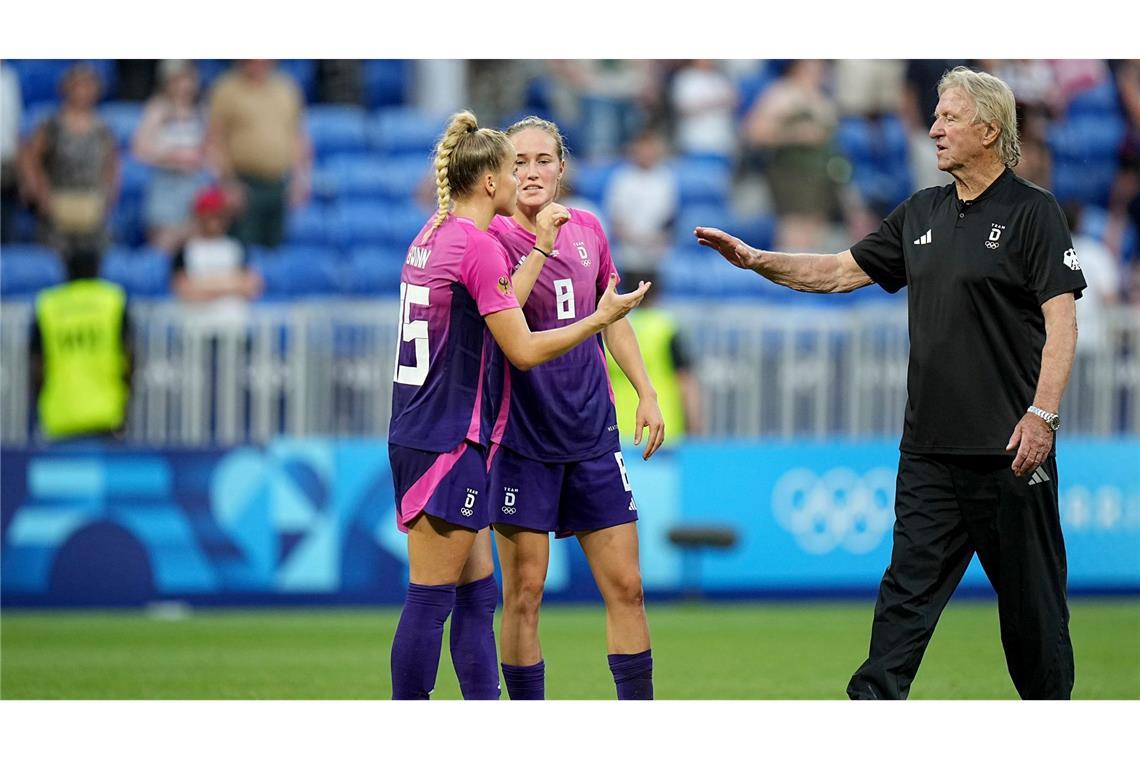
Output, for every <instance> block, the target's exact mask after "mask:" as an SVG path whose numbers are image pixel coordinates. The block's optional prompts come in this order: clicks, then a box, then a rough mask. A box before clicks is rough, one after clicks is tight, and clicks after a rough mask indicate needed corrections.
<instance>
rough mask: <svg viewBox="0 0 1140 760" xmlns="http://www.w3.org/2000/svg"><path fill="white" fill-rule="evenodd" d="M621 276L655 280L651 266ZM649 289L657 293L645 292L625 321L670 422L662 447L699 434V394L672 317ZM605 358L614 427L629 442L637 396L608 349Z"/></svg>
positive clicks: (628, 271)
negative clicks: (616, 425)
mask: <svg viewBox="0 0 1140 760" xmlns="http://www.w3.org/2000/svg"><path fill="white" fill-rule="evenodd" d="M624 277H625V279H626V280H627V281H629V282H660V278H659V277H658V276H657V272H656V271H653V270H646V271H637V270H632V269H627V270H626V271H625V274H624ZM650 293H656V295H654V296H652V297H650V295H649V293H646V295H645V298H644V299H642V301H641V306H640V307H638V308H637V309H635V310H634V311H633V312H631V313H630V315H629V316H628V317H627V319H628V320H629V323H630V325H631V326H632V327H633V331H634V333H636V334H637V343H638V345H639V346H640V348H641V355H642V357H643V358H644V359H645V369H646V372H647V373H648V375H649V379H650V381H652V383H653V387H654V389H656V391H657V405H658V407H660V409H661V416H662V418H664V419H665V420H667V421H668V423H669V435H668V437H667V438H666V439H665V442H664V443H663V444H662V446H665V447H672V446H676V445H677V444H678V443H680V442H681V441H682V440H684V438H685V436H686V435H700V434H701V432H702V430H703V429H704V420H703V418H702V414H701V392H700V385H699V384H698V382H697V375H696V372H694V371H693V364H692V360H691V358H690V356H689V352H688V350H686V348H685V342H684V341H683V340H682V339H681V336H680V334H679V333H678V330H677V321H676V320H675V319H674V318H673V315H672V314H671V313H669V311H668V310H666V309H663V308H661V307H660V306H659V305H658V304H657V299H658V298H659V297H660V294H661V291H660V289H658V288H653V289H651V290H650ZM606 361H607V363H608V368H609V375H610V384H611V386H612V387H613V392H614V407H615V409H616V410H617V423H618V430H619V431H620V432H621V435H622V442H623V443H625V444H627V445H628V444H630V443H632V442H633V434H634V431H635V430H636V425H635V424H634V419H635V416H636V413H637V405H638V402H639V399H638V395H637V392H636V391H635V390H634V388H633V386H632V385H631V384H630V382H629V380H628V378H626V376H625V373H624V372H622V371H621V368H620V367H618V365H617V362H615V361H614V358H613V356H611V355H610V354H609V353H608V352H607V354H606Z"/></svg>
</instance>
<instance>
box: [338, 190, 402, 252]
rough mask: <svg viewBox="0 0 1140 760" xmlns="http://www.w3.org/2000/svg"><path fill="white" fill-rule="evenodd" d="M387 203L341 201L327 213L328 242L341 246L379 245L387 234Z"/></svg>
mask: <svg viewBox="0 0 1140 760" xmlns="http://www.w3.org/2000/svg"><path fill="white" fill-rule="evenodd" d="M387 209H388V205H387V204H384V203H380V202H378V201H361V200H347V201H341V202H340V203H338V204H337V205H336V206H335V207H334V208H333V209H332V213H331V214H330V215H329V226H328V228H327V229H328V238H329V242H330V243H332V244H334V245H337V246H339V247H341V248H350V247H352V246H357V245H379V244H382V243H384V242H385V240H386V237H387V235H388V229H389V227H388V223H387V220H386V219H385V218H384V213H385V212H386V211H387Z"/></svg>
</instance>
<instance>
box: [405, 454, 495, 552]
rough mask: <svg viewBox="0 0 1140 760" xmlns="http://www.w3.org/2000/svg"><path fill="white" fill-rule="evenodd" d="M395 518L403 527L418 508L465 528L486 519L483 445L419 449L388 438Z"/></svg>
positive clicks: (475, 526) (476, 526) (479, 525)
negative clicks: (443, 451)
mask: <svg viewBox="0 0 1140 760" xmlns="http://www.w3.org/2000/svg"><path fill="white" fill-rule="evenodd" d="M388 461H389V462H390V463H391V464H392V485H393V486H395V488H396V524H397V525H399V527H400V530H402V531H403V532H405V533H407V532H408V526H409V525H410V524H411V522H412V520H414V519H416V517H418V516H419V514H420V513H421V512H427V513H428V514H429V515H431V516H432V517H438V518H440V519H441V520H446V521H447V522H449V523H452V524H454V525H458V526H460V527H462V528H468V529H470V530H482V529H483V528H486V527H487V526H488V525H489V524H490V523H491V519H490V517H491V516H490V510H489V509H488V507H487V494H486V490H487V465H486V457H485V456H484V452H483V448H482V447H481V446H476V445H474V444H472V443H470V442H469V441H463V442H462V443H460V444H459V445H458V446H456V447H455V448H454V449H452V450H451V451H448V452H446V453H443V454H441V453H439V452H438V451H421V450H419V449H410V448H407V447H405V446H398V445H396V444H394V443H389V444H388Z"/></svg>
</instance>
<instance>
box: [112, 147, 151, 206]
mask: <svg viewBox="0 0 1140 760" xmlns="http://www.w3.org/2000/svg"><path fill="white" fill-rule="evenodd" d="M119 170H120V175H119V194H120V195H121V196H122V197H124V198H141V197H142V196H143V193H144V192H145V191H146V186H147V185H148V184H150V174H151V171H152V170H151V168H150V167H149V166H147V165H146V164H144V163H142V162H141V161H139V160H138V159H136V158H135V157H133V156H130V155H124V156H122V160H121V161H120V163H119Z"/></svg>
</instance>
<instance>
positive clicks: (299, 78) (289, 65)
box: [277, 58, 317, 103]
mask: <svg viewBox="0 0 1140 760" xmlns="http://www.w3.org/2000/svg"><path fill="white" fill-rule="evenodd" d="M277 70H278V71H280V72H281V73H282V74H286V75H288V76H290V77H292V79H293V81H294V82H296V83H297V86H298V87H299V88H301V92H302V94H304V96H305V101H306V102H308V103H312V102H313V100H314V99H315V97H316V92H317V65H316V63H314V62H313V60H312V59H309V58H283V59H280V60H278V61H277Z"/></svg>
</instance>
